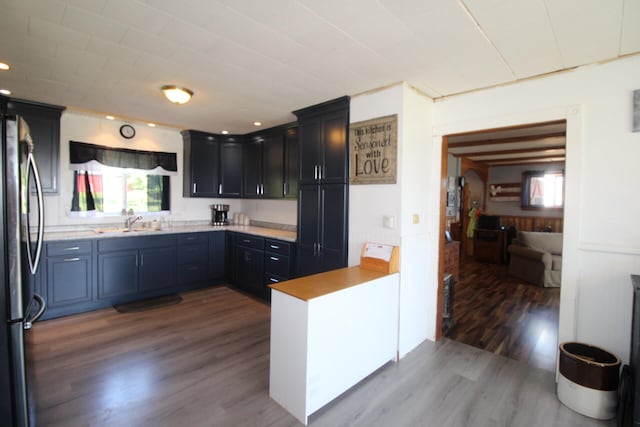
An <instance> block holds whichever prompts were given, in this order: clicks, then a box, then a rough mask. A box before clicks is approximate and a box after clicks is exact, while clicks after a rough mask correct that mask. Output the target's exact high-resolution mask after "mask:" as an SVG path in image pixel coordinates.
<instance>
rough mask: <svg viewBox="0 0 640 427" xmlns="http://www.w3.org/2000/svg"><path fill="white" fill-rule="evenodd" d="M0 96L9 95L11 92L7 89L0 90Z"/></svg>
mask: <svg viewBox="0 0 640 427" xmlns="http://www.w3.org/2000/svg"><path fill="white" fill-rule="evenodd" d="M0 94H2V95H11V91H10V90H9V89H0Z"/></svg>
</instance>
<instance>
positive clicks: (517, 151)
mask: <svg viewBox="0 0 640 427" xmlns="http://www.w3.org/2000/svg"><path fill="white" fill-rule="evenodd" d="M565 148H566V145H565V144H562V145H549V146H548V147H544V148H541V147H530V148H518V149H515V150H500V151H470V152H464V153H452V152H451V151H449V154H451V155H452V156H455V157H462V156H466V157H473V156H495V155H499V154H521V153H538V152H541V151H546V150H564V149H565Z"/></svg>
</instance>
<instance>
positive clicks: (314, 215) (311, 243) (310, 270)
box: [296, 185, 320, 276]
mask: <svg viewBox="0 0 640 427" xmlns="http://www.w3.org/2000/svg"><path fill="white" fill-rule="evenodd" d="M319 190H320V187H319V186H318V185H302V186H300V191H299V192H298V259H297V261H296V262H297V264H296V265H297V270H296V271H297V275H298V276H308V275H309V274H314V273H316V272H317V267H316V262H317V260H316V251H317V248H316V245H317V243H318V237H319V236H318V233H319V221H320V211H319V207H320V193H319Z"/></svg>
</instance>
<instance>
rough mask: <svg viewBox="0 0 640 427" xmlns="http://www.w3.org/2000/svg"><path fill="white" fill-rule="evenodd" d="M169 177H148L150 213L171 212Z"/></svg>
mask: <svg viewBox="0 0 640 427" xmlns="http://www.w3.org/2000/svg"><path fill="white" fill-rule="evenodd" d="M170 194H171V191H170V188H169V177H168V176H166V175H164V176H160V175H147V206H148V209H149V212H159V211H168V210H170V208H171V207H170V204H169V200H170Z"/></svg>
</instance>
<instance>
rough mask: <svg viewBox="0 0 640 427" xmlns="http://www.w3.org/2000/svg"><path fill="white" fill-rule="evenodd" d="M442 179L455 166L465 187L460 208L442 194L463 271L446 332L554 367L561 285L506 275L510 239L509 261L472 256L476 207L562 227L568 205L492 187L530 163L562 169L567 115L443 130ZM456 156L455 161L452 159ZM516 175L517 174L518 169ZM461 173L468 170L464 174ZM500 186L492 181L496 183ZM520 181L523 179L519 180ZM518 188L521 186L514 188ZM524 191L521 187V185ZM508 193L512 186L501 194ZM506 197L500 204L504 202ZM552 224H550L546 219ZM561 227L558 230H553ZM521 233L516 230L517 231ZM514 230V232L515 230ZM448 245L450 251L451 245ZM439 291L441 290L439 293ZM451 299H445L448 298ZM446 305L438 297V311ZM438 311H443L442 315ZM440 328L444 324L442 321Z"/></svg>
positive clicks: (512, 220)
mask: <svg viewBox="0 0 640 427" xmlns="http://www.w3.org/2000/svg"><path fill="white" fill-rule="evenodd" d="M442 150H443V153H442V171H443V174H442V179H443V182H448V181H450V179H449V180H447V178H448V176H447V175H450V174H451V171H452V170H455V172H456V175H457V176H456V182H458V183H460V182H461V181H462V183H463V184H464V185H461V186H459V187H458V188H457V189H456V190H457V194H458V206H457V207H458V209H457V210H456V216H455V218H452V217H451V216H447V214H449V215H450V214H451V210H450V201H451V197H447V196H448V194H447V191H450V187H447V186H445V185H443V194H442V197H441V204H442V210H441V212H442V216H441V218H442V220H441V222H440V226H441V235H444V234H445V231H450V232H451V235H452V236H455V237H457V240H459V241H460V242H461V244H460V247H461V249H460V253H459V268H458V277H457V278H455V280H456V284H455V285H454V292H453V300H452V302H451V304H452V305H453V316H454V320H453V322H447V323H448V324H450V325H451V326H450V327H449V328H447V329H446V330H439V332H440V333H441V336H445V337H449V338H451V339H454V340H456V341H461V342H464V343H466V344H470V345H473V346H475V347H479V348H482V349H484V350H487V351H491V352H493V353H496V354H501V355H504V356H507V357H510V358H513V359H517V360H520V361H523V362H525V363H528V364H531V365H534V366H537V367H541V368H543V369H547V370H552V371H553V370H555V360H556V351H557V342H558V322H559V320H558V313H559V306H560V288H546V287H541V286H537V285H534V284H532V283H528V282H526V281H524V280H521V279H517V278H515V277H512V276H511V275H509V274H508V251H507V250H506V249H507V246H508V243H507V242H506V241H505V245H504V258H505V260H504V262H499V263H494V262H482V261H478V259H476V258H477V257H476V256H474V255H475V254H474V246H475V245H474V238H473V235H474V234H473V224H471V227H470V222H472V219H471V218H470V217H469V214H470V213H471V214H472V216H473V211H472V210H474V209H477V211H478V212H479V213H482V214H486V215H491V216H497V217H499V218H500V219H501V220H503V221H502V222H501V225H500V226H501V227H504V229H505V230H506V229H507V228H509V226H517V227H515V228H516V230H522V231H542V229H543V228H544V229H549V228H551V229H552V231H555V232H560V233H561V232H562V231H563V228H564V226H563V217H564V214H563V212H558V211H557V210H556V211H555V212H551V216H549V213H550V211H544V210H543V211H539V212H531V211H523V210H522V209H520V206H519V197H516V196H515V195H513V194H510V193H509V196H508V197H511V198H512V199H510V200H507V199H508V197H506V196H503V197H494V196H495V195H496V192H495V191H489V190H491V189H492V188H494V187H495V184H496V183H500V182H501V181H500V180H503V179H505V177H508V176H509V174H511V175H510V176H511V178H510V179H511V181H513V182H512V184H518V183H519V182H520V181H521V178H520V175H521V171H522V170H524V169H534V170H535V169H549V168H551V169H560V170H562V171H564V157H565V151H566V121H565V120H558V121H552V122H543V123H533V124H527V125H521V126H513V127H506V128H498V129H489V130H479V131H475V132H466V133H464V134H451V135H447V136H444V137H443V147H442ZM451 161H453V162H455V163H456V164H455V167H453V168H452V165H451V164H450V162H451ZM516 173H517V174H518V178H517V179H515V178H514V174H516ZM460 177H464V179H463V180H460ZM492 185H494V187H491V186H492ZM518 186H519V184H518ZM514 188H515V187H514ZM518 191H520V189H519V188H518ZM503 194H506V193H503ZM502 200H504V201H506V202H507V203H498V201H502ZM547 223H549V224H553V226H552V227H551V226H547V225H546V224H547ZM554 228H555V229H554ZM514 233H515V232H514ZM514 235H515V234H514ZM441 242H442V243H441V247H440V261H441V262H440V286H442V282H443V279H444V277H445V274H447V272H446V271H444V264H447V265H448V264H450V263H447V262H446V261H444V260H443V257H444V254H445V252H446V251H445V246H444V245H445V244H446V239H441ZM449 252H450V251H449ZM441 293H442V292H440V293H439V294H441ZM442 303H443V304H444V303H446V301H442ZM441 309H442V304H439V310H441ZM439 317H440V314H439ZM439 328H440V327H439Z"/></svg>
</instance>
